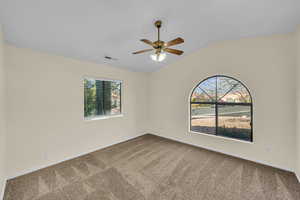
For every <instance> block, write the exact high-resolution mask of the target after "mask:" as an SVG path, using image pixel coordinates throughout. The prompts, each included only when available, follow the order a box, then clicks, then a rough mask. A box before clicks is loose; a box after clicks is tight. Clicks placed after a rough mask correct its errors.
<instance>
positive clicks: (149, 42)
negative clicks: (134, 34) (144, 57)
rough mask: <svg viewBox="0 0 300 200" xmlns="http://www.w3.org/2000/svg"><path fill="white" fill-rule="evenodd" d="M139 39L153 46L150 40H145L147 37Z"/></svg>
mask: <svg viewBox="0 0 300 200" xmlns="http://www.w3.org/2000/svg"><path fill="white" fill-rule="evenodd" d="M141 41H142V42H145V43H146V44H149V45H151V46H153V47H154V44H153V42H151V41H150V40H147V39H141Z"/></svg>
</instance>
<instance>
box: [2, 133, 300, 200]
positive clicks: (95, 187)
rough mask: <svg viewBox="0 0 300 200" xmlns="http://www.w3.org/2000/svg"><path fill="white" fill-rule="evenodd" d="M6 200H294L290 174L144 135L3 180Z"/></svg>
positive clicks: (299, 187) (298, 193)
mask: <svg viewBox="0 0 300 200" xmlns="http://www.w3.org/2000/svg"><path fill="white" fill-rule="evenodd" d="M4 199H5V200H28V199H38V200H192V199H195V200H196V199H197V200H200V199H203V200H204V199H205V200H235V199H242V200H250V199H253V200H279V199H286V200H299V199H300V184H299V183H298V181H297V179H296V177H295V175H294V174H292V173H290V172H286V171H282V170H278V169H274V168H271V167H267V166H263V165H260V164H256V163H253V162H249V161H245V160H241V159H237V158H233V157H230V156H226V155H223V154H219V153H215V152H212V151H207V150H204V149H201V148H196V147H192V146H189V145H185V144H182V143H178V142H174V141H171V140H167V139H163V138H160V137H157V136H152V135H145V136H142V137H139V138H136V139H133V140H130V141H127V142H124V143H121V144H117V145H114V146H112V147H109V148H106V149H103V150H99V151H96V152H94V153H91V154H88V155H85V156H82V157H79V158H76V159H73V160H70V161H66V162H63V163H60V164H57V165H55V166H52V167H48V168H45V169H42V170H39V171H36V172H33V173H31V174H27V175H24V176H21V177H18V178H15V179H12V180H9V181H8V184H7V188H6V193H5V198H4Z"/></svg>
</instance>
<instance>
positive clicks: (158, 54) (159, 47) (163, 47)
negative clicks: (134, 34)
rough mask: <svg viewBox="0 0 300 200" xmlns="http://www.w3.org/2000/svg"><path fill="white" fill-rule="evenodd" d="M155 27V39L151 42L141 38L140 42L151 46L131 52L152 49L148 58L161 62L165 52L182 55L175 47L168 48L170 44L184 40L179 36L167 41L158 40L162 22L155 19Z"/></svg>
mask: <svg viewBox="0 0 300 200" xmlns="http://www.w3.org/2000/svg"><path fill="white" fill-rule="evenodd" d="M154 25H155V27H156V28H157V37H158V39H157V41H155V42H151V41H150V40H147V39H141V41H142V42H144V43H146V44H148V45H150V46H151V47H152V48H151V49H144V50H141V51H137V52H133V54H140V53H145V52H149V51H153V50H155V53H154V54H152V55H150V58H151V59H152V60H154V61H156V62H161V61H163V60H164V59H165V58H166V56H167V55H166V52H167V53H172V54H175V55H182V54H183V51H181V50H177V49H171V48H169V47H170V46H174V45H177V44H181V43H184V40H183V39H182V38H180V37H178V38H176V39H174V40H171V41H169V42H164V41H162V40H160V28H161V25H162V22H161V21H160V20H158V21H156V22H155V23H154Z"/></svg>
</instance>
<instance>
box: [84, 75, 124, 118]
mask: <svg viewBox="0 0 300 200" xmlns="http://www.w3.org/2000/svg"><path fill="white" fill-rule="evenodd" d="M118 114H121V81H108V80H98V79H93V78H85V79H84V117H85V118H87V119H89V118H93V117H99V116H110V115H118Z"/></svg>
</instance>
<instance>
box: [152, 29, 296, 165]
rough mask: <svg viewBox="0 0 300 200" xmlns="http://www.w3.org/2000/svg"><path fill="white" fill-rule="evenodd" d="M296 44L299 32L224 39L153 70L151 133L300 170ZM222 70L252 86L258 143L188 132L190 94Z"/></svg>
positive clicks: (255, 140)
mask: <svg viewBox="0 0 300 200" xmlns="http://www.w3.org/2000/svg"><path fill="white" fill-rule="evenodd" d="M187 42H188V41H187ZM294 47H295V37H294V34H287V35H276V36H270V37H257V38H247V39H240V40H234V41H225V42H218V43H216V44H211V45H210V46H208V47H207V48H203V49H201V50H200V51H198V52H196V53H194V54H192V55H188V56H186V57H184V58H183V59H181V60H180V61H178V62H176V63H173V64H171V65H169V66H167V67H165V68H163V69H161V70H160V71H158V72H154V73H152V74H151V76H150V108H149V110H150V118H151V122H152V124H151V126H149V127H150V131H151V132H153V133H156V134H159V135H161V136H164V137H168V138H173V139H176V140H180V141H183V142H187V143H192V144H194V145H198V146H202V147H206V148H209V149H213V150H217V151H221V152H224V153H228V154H231V155H235V156H239V157H243V158H246V159H250V160H254V161H258V162H263V163H266V164H269V165H272V166H276V167H279V168H284V169H288V170H292V171H294V168H295V156H296V153H295V151H296V148H295V139H296V138H295V127H296V124H295V106H296V100H295V99H296V95H295V76H294V74H295V65H296V58H295V57H296V56H295V48H294ZM217 74H223V75H229V76H232V77H235V78H237V79H239V80H240V81H242V82H243V83H244V84H245V85H246V86H247V87H248V88H249V89H250V91H251V94H252V96H253V101H254V115H253V119H254V124H253V135H254V142H253V143H252V144H249V143H245V142H240V141H233V140H228V139H224V138H221V137H213V136H208V135H205V134H194V133H189V132H188V123H189V121H188V119H189V114H188V99H189V94H190V92H191V90H192V89H193V88H194V87H195V86H196V85H197V83H199V82H200V81H201V80H203V79H205V78H206V77H209V76H212V75H217Z"/></svg>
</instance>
